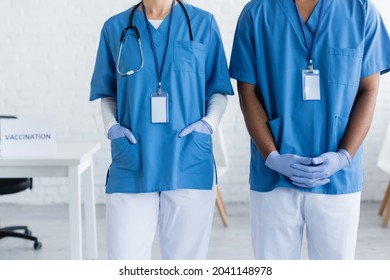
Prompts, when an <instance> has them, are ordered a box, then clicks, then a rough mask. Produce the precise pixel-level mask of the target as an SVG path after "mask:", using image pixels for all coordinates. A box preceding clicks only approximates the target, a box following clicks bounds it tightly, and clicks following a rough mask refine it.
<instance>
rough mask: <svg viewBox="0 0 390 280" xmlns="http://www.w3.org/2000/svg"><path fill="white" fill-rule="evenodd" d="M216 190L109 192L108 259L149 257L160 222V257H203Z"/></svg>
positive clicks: (209, 232)
mask: <svg viewBox="0 0 390 280" xmlns="http://www.w3.org/2000/svg"><path fill="white" fill-rule="evenodd" d="M215 190H216V189H215V188H213V190H187V189H179V190H174V191H163V192H160V193H139V194H124V193H115V194H108V195H107V237H108V243H107V244H108V258H109V259H116V260H120V259H123V260H124V259H137V260H141V259H151V249H152V243H153V239H154V235H155V232H156V227H157V224H158V223H159V238H160V240H159V243H160V250H161V256H162V258H163V259H182V260H186V259H206V258H207V250H208V244H209V240H210V234H211V225H212V220H213V216H214V207H215V196H216V192H215Z"/></svg>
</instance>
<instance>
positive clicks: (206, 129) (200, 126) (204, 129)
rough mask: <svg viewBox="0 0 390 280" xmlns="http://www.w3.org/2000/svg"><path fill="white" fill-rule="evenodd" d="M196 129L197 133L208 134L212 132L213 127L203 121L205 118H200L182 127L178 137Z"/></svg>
mask: <svg viewBox="0 0 390 280" xmlns="http://www.w3.org/2000/svg"><path fill="white" fill-rule="evenodd" d="M193 131H196V132H199V133H203V134H207V135H210V134H212V133H213V129H212V128H211V126H210V125H209V124H208V123H207V122H206V121H205V120H200V121H197V122H194V123H193V124H190V125H189V126H187V127H186V128H184V129H183V130H182V131H181V132H180V133H179V137H180V138H181V137H184V136H187V135H188V134H190V133H191V132H193Z"/></svg>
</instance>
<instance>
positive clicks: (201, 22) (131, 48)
mask: <svg viewBox="0 0 390 280" xmlns="http://www.w3.org/2000/svg"><path fill="white" fill-rule="evenodd" d="M232 94H233V90H232V87H231V83H230V77H229V71H228V66H227V61H226V57H225V53H224V49H223V45H222V41H221V37H220V33H219V29H218V26H217V23H216V21H215V19H214V17H213V16H212V15H211V14H209V13H208V12H205V11H203V10H200V9H198V8H196V7H194V6H191V5H189V4H187V3H182V2H179V1H172V0H144V1H142V2H140V3H139V4H138V5H135V6H133V7H131V8H130V9H128V10H126V11H124V12H122V13H120V14H118V15H115V16H113V17H111V18H110V19H108V20H107V21H106V22H105V24H104V26H103V29H102V32H101V39H100V44H99V48H98V53H97V58H96V65H95V69H94V73H93V77H92V82H91V96H90V100H95V99H99V98H100V99H102V100H101V108H102V114H103V121H104V125H105V129H106V133H107V136H108V138H109V139H110V140H111V153H112V164H111V166H110V168H109V172H108V179H107V185H106V193H107V228H108V233H107V234H108V257H109V258H110V259H150V258H151V247H152V243H153V239H154V235H155V232H156V228H157V225H159V245H160V249H161V256H162V258H163V259H205V258H206V257H207V247H208V242H209V238H210V232H211V224H212V218H213V212H214V205H215V195H216V194H215V189H214V188H213V186H214V185H215V176H216V175H215V174H214V170H215V166H214V159H213V153H212V142H211V134H212V132H213V131H214V130H215V129H216V128H217V126H218V124H219V121H220V119H221V117H222V115H223V113H224V111H225V108H226V103H227V97H226V95H232Z"/></svg>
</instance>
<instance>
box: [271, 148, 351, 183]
mask: <svg viewBox="0 0 390 280" xmlns="http://www.w3.org/2000/svg"><path fill="white" fill-rule="evenodd" d="M351 161H352V160H351V156H350V155H349V153H348V151H346V150H344V149H340V150H339V151H338V152H328V153H323V154H322V155H320V156H318V157H315V158H310V157H300V156H297V155H294V154H283V155H280V154H279V153H278V152H277V151H273V152H271V153H270V154H269V155H268V157H267V159H266V161H265V165H266V166H267V167H269V168H271V169H272V170H274V171H276V172H278V173H280V174H282V175H284V176H286V177H289V178H290V179H291V181H292V183H293V184H294V185H296V186H298V187H303V188H312V187H318V186H322V185H325V184H327V183H329V182H330V179H329V177H330V176H332V175H333V174H335V173H336V172H338V171H339V170H341V169H343V168H344V167H346V166H348V165H349V164H350V163H351Z"/></svg>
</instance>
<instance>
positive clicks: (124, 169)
mask: <svg viewBox="0 0 390 280" xmlns="http://www.w3.org/2000/svg"><path fill="white" fill-rule="evenodd" d="M111 156H112V164H111V167H110V175H109V176H110V179H112V180H116V179H120V178H128V177H140V176H141V175H142V164H141V154H140V150H139V144H135V145H134V144H131V143H130V142H129V140H127V138H126V137H121V138H117V139H114V140H112V141H111Z"/></svg>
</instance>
